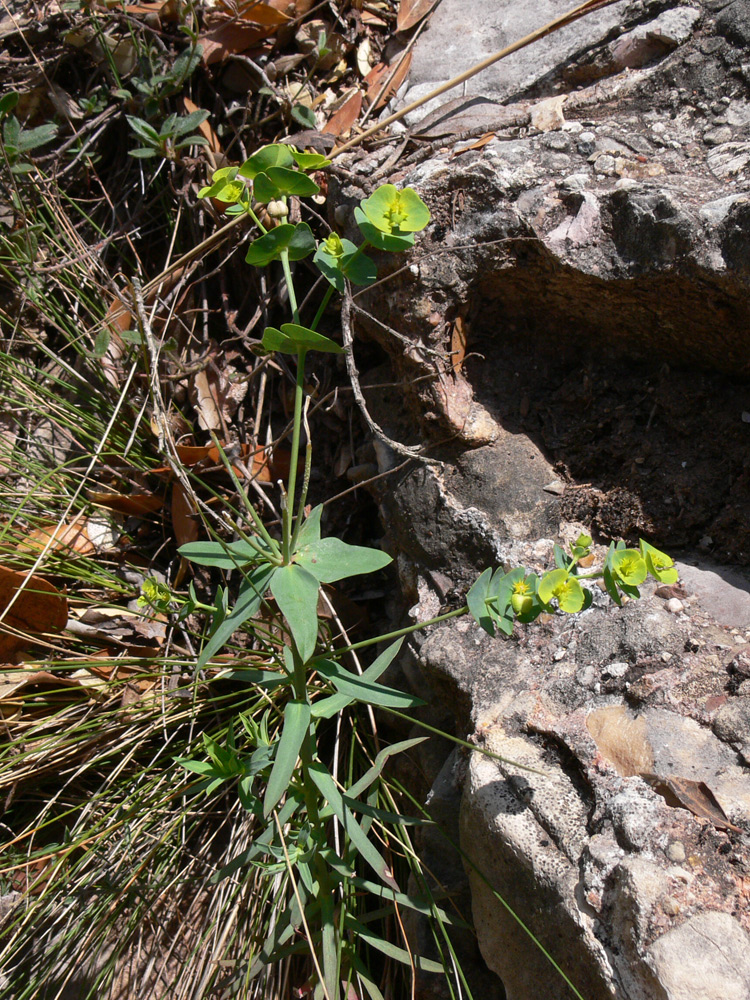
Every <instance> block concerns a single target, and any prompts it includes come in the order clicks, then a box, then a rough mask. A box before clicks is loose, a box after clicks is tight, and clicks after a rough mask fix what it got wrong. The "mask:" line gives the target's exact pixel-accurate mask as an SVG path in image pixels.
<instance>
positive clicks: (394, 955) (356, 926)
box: [346, 913, 445, 975]
mask: <svg viewBox="0 0 750 1000" xmlns="http://www.w3.org/2000/svg"><path fill="white" fill-rule="evenodd" d="M346 926H347V928H348V929H349V930H350V931H351V932H352V933H353V934H354V935H355V936H356V938H357V940H360V941H366V942H367V944H369V945H370V946H371V947H373V948H375V949H376V950H377V951H380V952H382V953H383V954H384V955H387V956H388V958H391V959H393V960H394V961H396V962H400V963H401V964H402V965H407V966H412V965H414V966H416V967H417V968H418V969H420V970H421V971H422V972H437V973H440V974H441V975H445V969H444V968H443V966H442V965H441V964H440V962H433V961H432V959H430V958H422V957H420V956H419V955H415V954H414V953H413V952H411V951H406V950H405V949H404V948H399V947H398V946H397V945H395V944H392V943H391V942H390V941H385V940H383V938H381V937H378V935H377V934H376V933H375V932H374V931H373V930H372V929H371V928H370V927H368V926H367V925H366V924H363V923H361V922H360V921H359V920H356V919H355V918H354V917H353V916H352V915H351V913H347V914H346Z"/></svg>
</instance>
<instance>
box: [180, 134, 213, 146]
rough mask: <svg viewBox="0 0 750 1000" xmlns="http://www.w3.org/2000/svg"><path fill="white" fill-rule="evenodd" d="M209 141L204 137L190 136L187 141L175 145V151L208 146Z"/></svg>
mask: <svg viewBox="0 0 750 1000" xmlns="http://www.w3.org/2000/svg"><path fill="white" fill-rule="evenodd" d="M207 145H208V139H206V137H205V136H203V135H189V136H188V137H187V139H182V140H181V141H180V142H176V143H175V144H174V148H175V149H186V148H187V147H188V146H207Z"/></svg>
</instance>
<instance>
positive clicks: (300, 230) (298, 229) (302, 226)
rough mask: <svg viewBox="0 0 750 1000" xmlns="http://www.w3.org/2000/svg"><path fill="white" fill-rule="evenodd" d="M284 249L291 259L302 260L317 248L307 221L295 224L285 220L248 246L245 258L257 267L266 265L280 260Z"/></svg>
mask: <svg viewBox="0 0 750 1000" xmlns="http://www.w3.org/2000/svg"><path fill="white" fill-rule="evenodd" d="M282 250H286V251H287V252H288V254H289V259H290V260H302V259H303V258H305V257H307V256H308V255H309V254H311V253H312V252H313V251H314V250H315V237H314V236H313V234H312V229H310V227H309V226H308V224H307V223H306V222H298V223H297V225H296V226H293V225H292V224H291V223H290V222H284V223H282V224H281V225H280V226H276V228H275V229H270V230H269V231H268V232H267V233H265V234H264V235H263V236H260V237H259V238H258V239H257V240H255V241H254V242H253V243H251V244H250V246H249V247H248V248H247V254H246V256H245V260H246V261H247V263H248V264H254V265H255V267H265V266H266V265H267V264H270V263H271V261H272V260H278V259H279V257H280V255H281V252H282Z"/></svg>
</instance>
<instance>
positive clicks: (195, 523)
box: [172, 482, 201, 545]
mask: <svg viewBox="0 0 750 1000" xmlns="http://www.w3.org/2000/svg"><path fill="white" fill-rule="evenodd" d="M172 527H173V529H174V536H175V538H176V539H177V544H178V545H186V544H187V543H188V542H197V541H198V539H199V538H200V533H201V529H200V521H199V519H198V509H197V507H196V506H195V503H194V502H193V500H192V497H191V496H190V494H189V493H188V492H187V490H186V489H185V487H184V486H183V485H182V483H180V482H176V483H175V484H174V486H173V487H172Z"/></svg>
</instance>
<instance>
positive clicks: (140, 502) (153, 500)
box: [87, 490, 164, 517]
mask: <svg viewBox="0 0 750 1000" xmlns="http://www.w3.org/2000/svg"><path fill="white" fill-rule="evenodd" d="M87 495H88V498H89V500H93V502H94V503H98V504H100V505H101V506H102V507H108V508H109V509H110V510H116V511H117V513H118V514H125V515H126V516H127V517H145V516H146V514H155V513H156V511H157V510H161V508H162V507H163V506H164V498H163V497H157V496H155V495H154V494H153V493H131V494H130V496H126V495H125V494H124V493H99V492H98V491H96V490H89V491H88V493H87Z"/></svg>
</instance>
